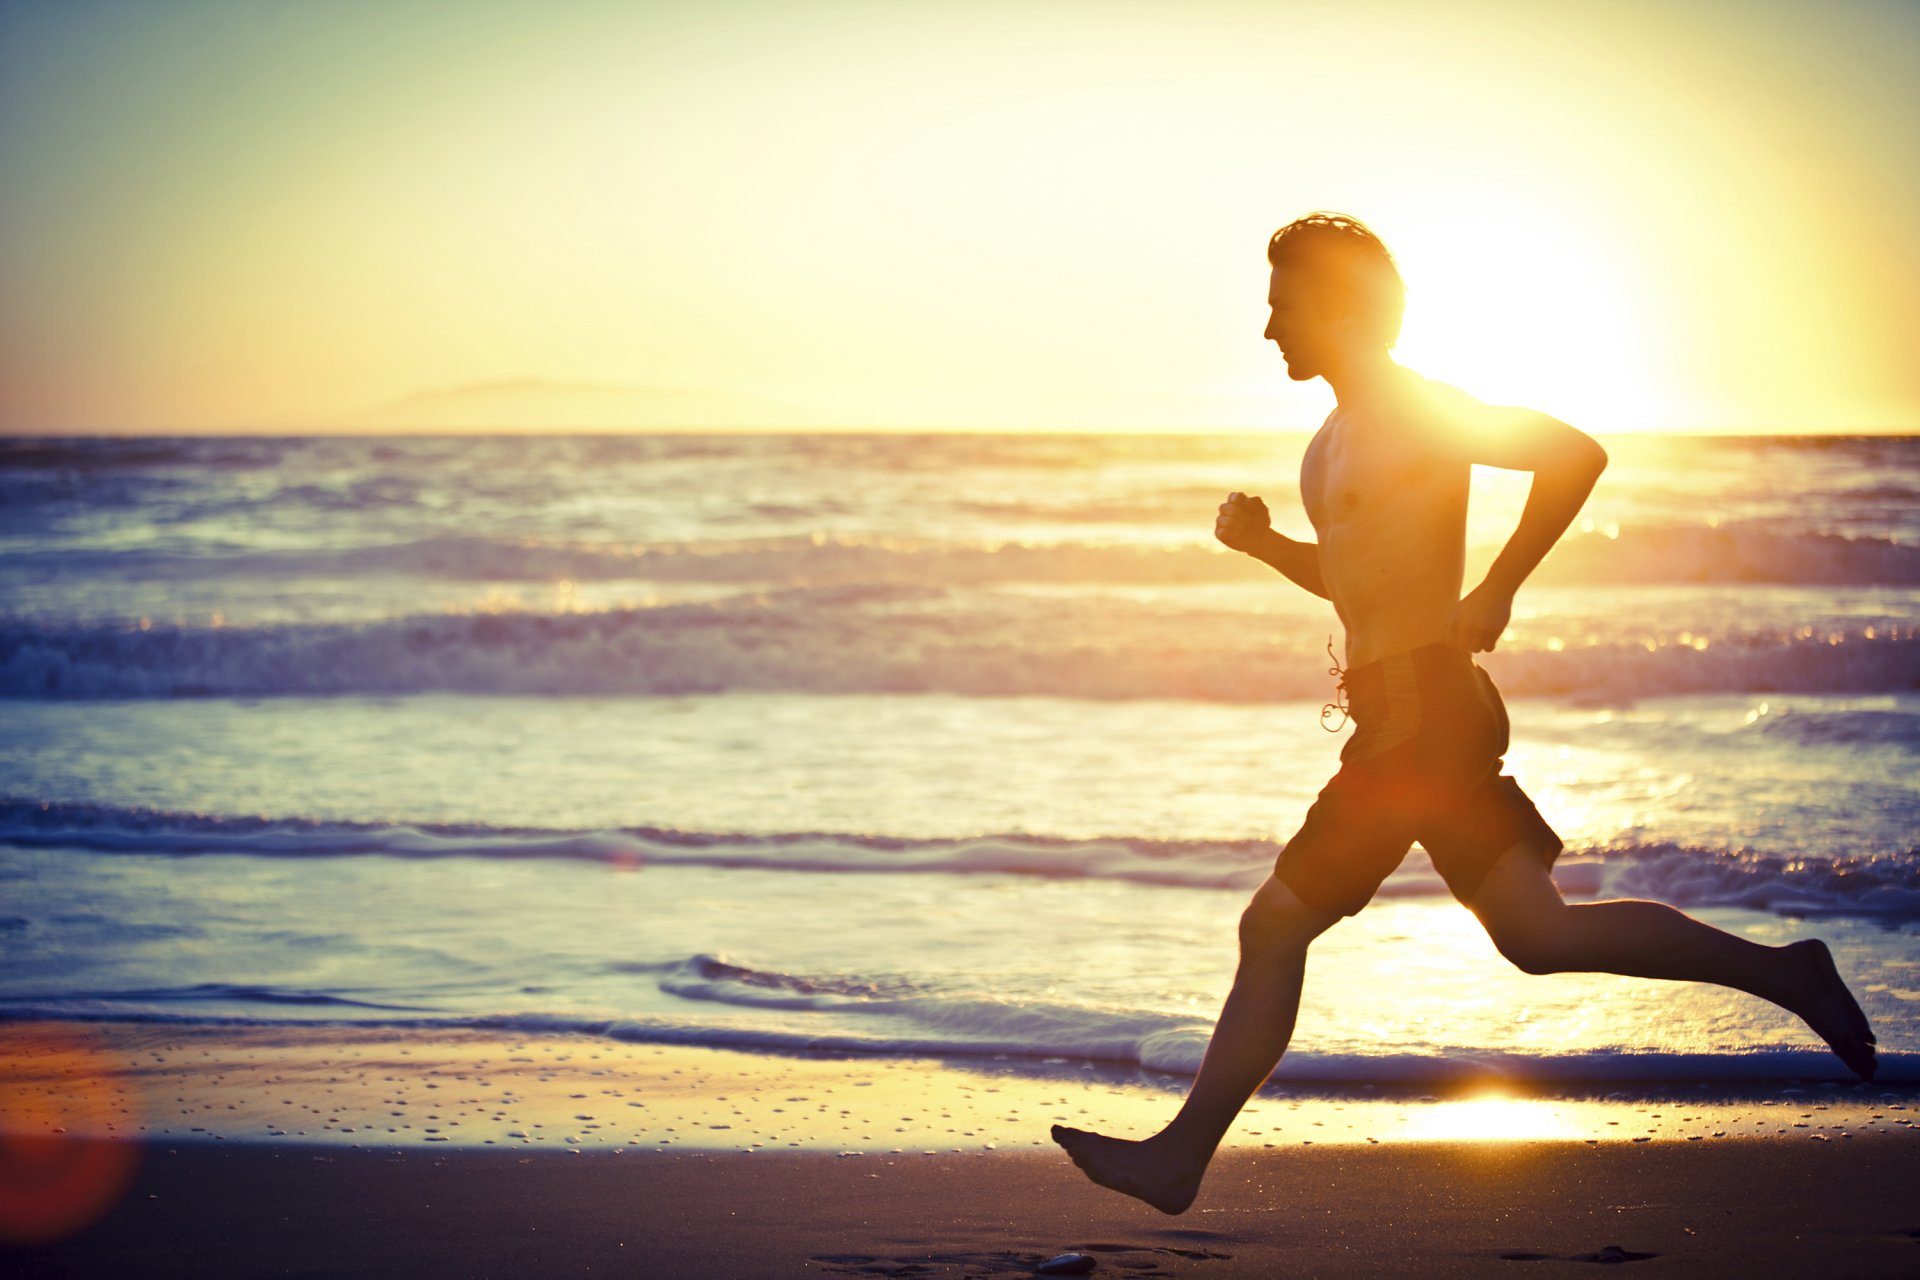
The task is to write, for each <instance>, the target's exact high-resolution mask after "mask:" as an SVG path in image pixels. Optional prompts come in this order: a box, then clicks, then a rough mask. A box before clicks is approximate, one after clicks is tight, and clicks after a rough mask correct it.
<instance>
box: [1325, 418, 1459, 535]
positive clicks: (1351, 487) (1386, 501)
mask: <svg viewBox="0 0 1920 1280" xmlns="http://www.w3.org/2000/svg"><path fill="white" fill-rule="evenodd" d="M1451 470H1452V468H1448V467H1445V466H1444V465H1436V460H1435V459H1432V458H1429V457H1425V456H1423V455H1421V454H1420V453H1418V452H1417V451H1410V450H1407V449H1405V448H1396V447H1395V444H1394V442H1393V441H1392V440H1390V439H1388V438H1386V437H1385V435H1384V433H1382V432H1380V431H1377V430H1367V429H1366V427H1365V424H1361V423H1357V422H1353V421H1351V420H1347V419H1339V418H1336V419H1335V420H1334V421H1332V422H1329V423H1328V424H1327V425H1326V426H1324V427H1322V428H1321V429H1320V431H1319V434H1317V435H1315V436H1314V438H1313V441H1312V443H1311V444H1309V445H1308V446H1307V452H1306V455H1305V457H1303V458H1302V459H1301V463H1300V500H1301V503H1302V505H1303V506H1305V508H1306V512H1307V519H1308V520H1310V521H1312V522H1313V527H1314V528H1315V529H1316V530H1317V531H1318V532H1319V533H1320V534H1322V535H1323V536H1324V535H1326V534H1327V533H1329V532H1330V531H1332V530H1335V529H1339V528H1341V527H1343V526H1345V527H1351V526H1353V525H1355V524H1360V525H1370V524H1379V523H1393V522H1394V521H1395V519H1396V515H1399V516H1404V515H1405V514H1407V513H1408V511H1409V508H1418V507H1423V506H1426V505H1429V504H1431V503H1433V502H1435V501H1444V495H1445V493H1446V491H1447V490H1449V489H1451V488H1452V487H1453V486H1452V484H1451V483H1450V482H1451V481H1452V480H1453V479H1454V478H1455V477H1453V476H1452V475H1451V474H1450V473H1451Z"/></svg>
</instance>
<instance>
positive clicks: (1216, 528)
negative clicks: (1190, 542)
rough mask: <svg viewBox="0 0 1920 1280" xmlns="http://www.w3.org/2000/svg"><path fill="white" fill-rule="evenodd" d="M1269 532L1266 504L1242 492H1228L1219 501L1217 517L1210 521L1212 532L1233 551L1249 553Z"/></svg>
mask: <svg viewBox="0 0 1920 1280" xmlns="http://www.w3.org/2000/svg"><path fill="white" fill-rule="evenodd" d="M1272 533H1273V517H1272V516H1271V515H1269V514H1268V512H1267V504H1266V503H1264V502H1262V501H1261V500H1260V499H1259V498H1254V497H1248V496H1247V495H1246V494H1244V493H1230V494H1228V495H1227V500H1226V501H1225V502H1223V503H1221V504H1220V517H1219V519H1217V520H1215V521H1214V522H1213V536H1214V537H1216V538H1218V539H1219V540H1220V541H1221V542H1222V543H1224V544H1225V545H1227V546H1229V547H1232V548H1233V549H1234V550H1235V551H1244V552H1246V553H1247V554H1248V555H1253V554H1254V553H1255V552H1256V551H1257V550H1258V549H1259V547H1260V544H1261V543H1263V542H1265V541H1266V540H1267V538H1269V537H1270V536H1271V535H1272Z"/></svg>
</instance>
